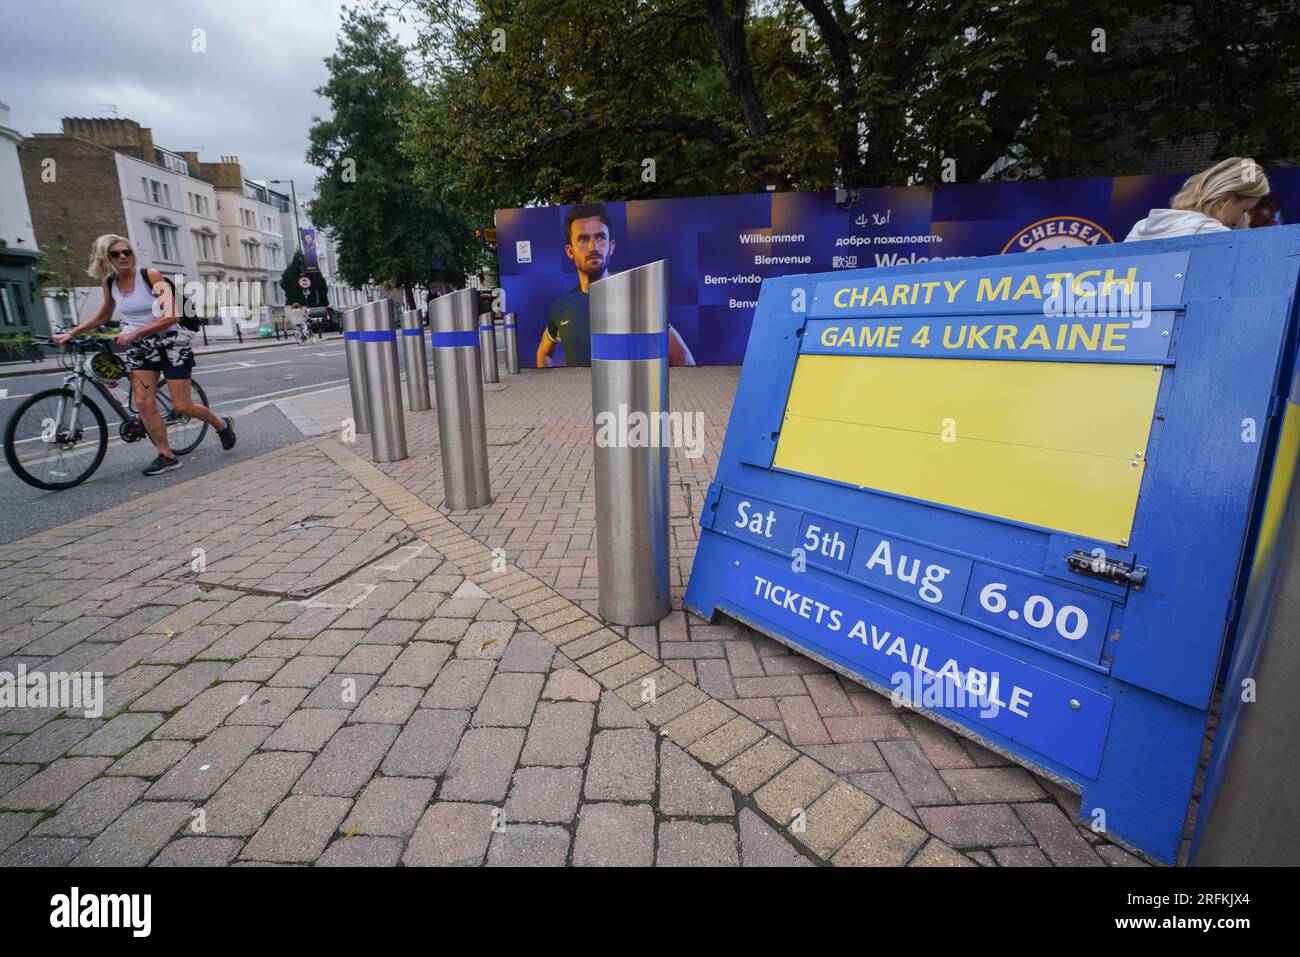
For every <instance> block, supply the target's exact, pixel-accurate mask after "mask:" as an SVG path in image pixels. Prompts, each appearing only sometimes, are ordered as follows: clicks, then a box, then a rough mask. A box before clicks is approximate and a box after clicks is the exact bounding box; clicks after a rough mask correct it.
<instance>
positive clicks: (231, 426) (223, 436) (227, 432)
mask: <svg viewBox="0 0 1300 957" xmlns="http://www.w3.org/2000/svg"><path fill="white" fill-rule="evenodd" d="M221 421H222V422H224V423H226V427H225V428H224V429H222V430H221V431H220V432H218V433H217V438H219V439H220V440H221V448H222V450H223V451H225V452H229V451H230V450H231V449H233V448H234V447H235V422H234V420H233V419H231V418H230V416H228V415H223V416H222V417H221Z"/></svg>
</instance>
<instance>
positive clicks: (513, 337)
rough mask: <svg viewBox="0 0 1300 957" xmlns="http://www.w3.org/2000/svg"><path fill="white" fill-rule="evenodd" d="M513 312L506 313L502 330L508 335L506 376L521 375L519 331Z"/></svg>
mask: <svg viewBox="0 0 1300 957" xmlns="http://www.w3.org/2000/svg"><path fill="white" fill-rule="evenodd" d="M517 326H518V323H517V322H516V321H515V314H514V313H513V312H507V313H506V321H505V322H504V323H502V326H501V327H502V329H503V331H504V332H505V334H506V375H519V330H518V328H517Z"/></svg>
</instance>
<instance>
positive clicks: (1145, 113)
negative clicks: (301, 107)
mask: <svg viewBox="0 0 1300 957" xmlns="http://www.w3.org/2000/svg"><path fill="white" fill-rule="evenodd" d="M1286 6H1287V5H1285V4H1283V3H1280V2H1278V0H1240V2H1239V3H1237V4H1235V5H1234V6H1233V8H1232V9H1231V10H1230V11H1229V10H1228V9H1227V8H1225V7H1224V5H1223V4H1222V2H1221V0H1131V2H1129V0H1125V2H1119V0H1034V2H1032V3H1027V2H1015V0H1008V2H1006V3H998V4H991V3H988V2H987V0H914V2H902V0H861V2H858V3H855V4H848V3H845V2H844V0H753V2H751V0H659V2H656V3H655V4H653V5H651V4H646V3H639V2H630V0H513V2H511V3H502V2H500V0H415V2H401V3H396V4H395V5H394V6H393V9H394V10H395V11H402V12H409V13H413V15H414V16H415V18H416V29H417V31H418V35H419V42H418V43H417V45H416V50H415V52H416V54H417V56H418V58H419V61H420V64H421V67H422V70H423V75H422V83H421V87H420V91H421V96H420V97H419V98H418V99H416V100H413V101H412V104H411V107H410V110H409V112H410V119H409V122H408V123H407V124H406V128H407V138H406V147H405V148H406V150H407V152H408V155H410V156H411V158H412V160H413V162H414V163H415V165H416V178H417V181H418V182H421V183H424V184H427V185H429V186H431V187H434V188H437V189H440V190H446V191H453V192H455V193H456V194H457V195H461V196H466V197H470V199H467V200H465V201H466V202H467V203H468V204H470V205H471V206H475V207H476V208H477V206H484V205H491V204H492V203H495V204H496V205H498V206H516V205H526V204H529V203H544V202H550V203H555V202H559V203H563V202H573V201H577V200H581V199H591V198H607V197H608V198H615V197H616V198H620V199H636V198H641V197H663V196H677V195H697V194H701V193H722V192H735V191H760V190H762V189H763V188H764V187H765V186H767V185H770V184H774V185H778V186H783V187H787V188H797V189H807V190H823V189H827V188H829V187H831V186H836V185H844V186H886V185H903V184H908V183H938V182H941V181H943V180H944V179H945V178H952V179H955V180H956V181H962V182H973V181H977V180H979V179H981V178H983V177H985V176H986V175H987V174H988V173H989V171H990V170H991V168H993V167H994V165H995V163H997V162H998V161H1000V160H1004V159H1007V158H1009V157H1014V158H1016V159H1017V160H1018V161H1019V162H1020V163H1021V165H1022V166H1023V167H1025V168H1026V169H1029V170H1031V171H1033V172H1034V174H1035V175H1044V176H1061V175H1114V174H1119V173H1128V172H1140V171H1142V170H1143V168H1144V164H1145V162H1146V158H1147V155H1148V153H1149V151H1150V150H1151V149H1152V148H1153V147H1155V146H1158V145H1165V144H1170V143H1177V142H1179V141H1182V140H1186V139H1189V138H1193V137H1199V138H1202V139H1204V137H1205V136H1206V135H1207V134H1208V135H1209V136H1210V137H1211V138H1212V139H1213V140H1214V148H1215V150H1216V151H1217V152H1218V153H1220V154H1223V153H1229V152H1246V153H1253V154H1254V155H1255V156H1256V158H1257V159H1259V160H1260V161H1261V162H1263V163H1264V164H1265V165H1271V164H1278V163H1285V162H1290V161H1294V160H1295V159H1296V158H1297V156H1300V112H1298V111H1295V110H1294V109H1292V108H1291V106H1290V105H1289V104H1291V103H1293V102H1294V97H1295V94H1296V92H1297V90H1298V89H1300V17H1294V16H1286V15H1285V11H1286ZM647 160H653V161H654V164H653V172H654V176H652V177H650V176H646V175H645V171H646V170H647V169H648V167H647V166H646V161H647ZM945 173H950V174H951V176H950V177H945V176H944V174H945Z"/></svg>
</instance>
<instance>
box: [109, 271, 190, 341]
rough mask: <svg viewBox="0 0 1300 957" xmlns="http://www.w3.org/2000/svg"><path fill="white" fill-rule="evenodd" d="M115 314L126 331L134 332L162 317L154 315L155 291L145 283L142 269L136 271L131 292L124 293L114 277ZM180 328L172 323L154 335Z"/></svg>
mask: <svg viewBox="0 0 1300 957" xmlns="http://www.w3.org/2000/svg"><path fill="white" fill-rule="evenodd" d="M112 289H113V303H114V309H113V314H114V315H115V316H117V318H118V320H119V321H120V322H121V323H122V329H123V331H124V332H134V331H135V330H136V329H139V328H140V327H141V326H147V325H149V324H150V323H153V322H157V321H158V319H159V318H160V317H159V316H156V315H154V311H153V306H154V302H155V299H154V295H153V291H152V290H151V289H150V288H149V287H148V285H146V284H145V281H144V279H143V278H142V277H141V275H140V270H138V269H137V270H136V271H135V288H134V289H132V290H131V291H130V293H128V294H126V295H123V293H122V290H121V289H119V288H118V285H117V277H116V276H114V277H113V285H112ZM179 329H180V325H179V324H178V323H172V324H171V325H170V326H165V327H164V328H162V329H159V330H158V331H157V332H155V333H154V335H161V334H162V333H164V332H176V331H177V330H179Z"/></svg>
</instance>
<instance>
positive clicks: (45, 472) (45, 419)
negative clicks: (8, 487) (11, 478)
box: [4, 389, 108, 492]
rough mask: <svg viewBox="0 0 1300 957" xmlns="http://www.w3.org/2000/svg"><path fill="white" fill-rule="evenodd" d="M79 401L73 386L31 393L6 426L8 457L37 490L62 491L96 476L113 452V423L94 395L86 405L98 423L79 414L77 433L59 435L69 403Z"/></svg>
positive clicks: (86, 399) (84, 408)
mask: <svg viewBox="0 0 1300 957" xmlns="http://www.w3.org/2000/svg"><path fill="white" fill-rule="evenodd" d="M74 399H75V394H74V393H73V391H72V390H71V389H46V390H45V391H44V392H37V393H36V394H35V395H33V396H28V397H27V398H26V399H25V400H24V401H23V402H22V404H21V405H19V406H18V408H17V409H15V410H14V414H13V415H12V416H10V417H9V422H8V423H7V424H6V425H5V440H4V444H5V461H6V462H8V463H9V468H11V469H13V473H14V475H17V476H18V477H19V478H20V479H22V480H23V481H24V482H26V483H27V484H28V485H34V486H35V487H36V488H43V489H46V490H47V491H51V492H57V491H60V490H62V489H65V488H72V487H73V486H74V485H80V484H81V483H82V482H84V481H85V480H86V479H88V478H90V476H91V474H92V473H93V472H94V471H95V469H97V468H99V463H100V462H102V461H104V453H105V452H106V451H108V425H107V423H105V422H104V413H103V412H100V411H99V406H97V405H95V403H94V402H92V401H91V400H90V398H89V397H88V396H82V398H81V409H82V411H83V412H89V413H90V417H91V418H92V419H93V420H94V424H93V425H91V426H90V427H89V428H83V427H82V420H81V419H80V418H79V419H78V421H77V422H75V423H74V424H73V426H74V427H73V430H72V432H71V433H68V434H63V435H60V434H58V433H57V431H56V429H57V423H58V422H59V417H60V414H61V413H62V411H63V410H64V408H65V403H67V402H71V401H73V400H74Z"/></svg>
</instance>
